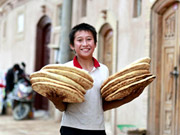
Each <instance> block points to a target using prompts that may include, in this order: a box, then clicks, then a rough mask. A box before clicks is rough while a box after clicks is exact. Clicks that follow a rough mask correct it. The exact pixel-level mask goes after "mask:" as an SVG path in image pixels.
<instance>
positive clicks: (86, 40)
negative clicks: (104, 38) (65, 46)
mask: <svg viewBox="0 0 180 135" xmlns="http://www.w3.org/2000/svg"><path fill="white" fill-rule="evenodd" d="M95 48H96V44H95V42H94V38H93V34H92V33H91V32H90V31H84V30H82V31H77V32H76V33H75V36H74V46H72V45H71V49H74V50H75V52H76V54H77V56H79V57H83V58H91V57H92V55H93V52H94V49H95Z"/></svg>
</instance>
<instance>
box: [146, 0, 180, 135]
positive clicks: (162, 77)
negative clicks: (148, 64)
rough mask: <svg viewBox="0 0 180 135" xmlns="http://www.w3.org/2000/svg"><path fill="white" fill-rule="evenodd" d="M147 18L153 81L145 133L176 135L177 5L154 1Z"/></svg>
mask: <svg viewBox="0 0 180 135" xmlns="http://www.w3.org/2000/svg"><path fill="white" fill-rule="evenodd" d="M151 19H152V21H151V22H152V24H151V26H152V27H151V32H153V33H152V35H151V58H152V71H153V72H154V74H156V76H157V78H156V83H154V84H153V85H152V87H150V93H149V111H148V112H149V114H148V116H149V117H148V118H149V120H148V130H149V131H148V132H149V134H151V135H157V134H158V135H179V134H180V131H179V126H180V120H179V118H180V117H179V116H180V110H179V107H180V106H179V104H180V93H179V76H178V72H179V64H180V63H179V62H180V54H179V45H180V44H179V43H180V40H179V34H180V30H179V27H180V21H179V19H180V5H179V3H178V2H176V1H175V0H174V1H173V0H165V1H157V2H156V3H155V4H154V5H153V8H152V18H151Z"/></svg>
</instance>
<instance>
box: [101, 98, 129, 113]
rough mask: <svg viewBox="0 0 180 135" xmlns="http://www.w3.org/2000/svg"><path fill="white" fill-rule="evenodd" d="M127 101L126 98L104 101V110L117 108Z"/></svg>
mask: <svg viewBox="0 0 180 135" xmlns="http://www.w3.org/2000/svg"><path fill="white" fill-rule="evenodd" d="M126 103H127V102H126V100H115V101H103V110H104V111H107V110H110V109H113V108H117V107H119V106H122V105H123V104H126Z"/></svg>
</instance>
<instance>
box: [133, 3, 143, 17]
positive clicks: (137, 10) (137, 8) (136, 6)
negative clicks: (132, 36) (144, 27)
mask: <svg viewBox="0 0 180 135" xmlns="http://www.w3.org/2000/svg"><path fill="white" fill-rule="evenodd" d="M133 8H134V9H133V17H134V18H136V17H139V16H140V15H141V8H142V0H134V7H133Z"/></svg>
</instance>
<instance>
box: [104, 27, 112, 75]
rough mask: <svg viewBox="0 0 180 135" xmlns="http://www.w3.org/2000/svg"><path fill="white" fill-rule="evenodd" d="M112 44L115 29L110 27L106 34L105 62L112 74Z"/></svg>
mask: <svg viewBox="0 0 180 135" xmlns="http://www.w3.org/2000/svg"><path fill="white" fill-rule="evenodd" d="M112 46H113V31H112V29H109V30H108V31H107V32H106V33H105V35H104V52H103V63H104V64H105V65H106V66H107V67H108V69H109V74H110V75H111V74H112Z"/></svg>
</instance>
